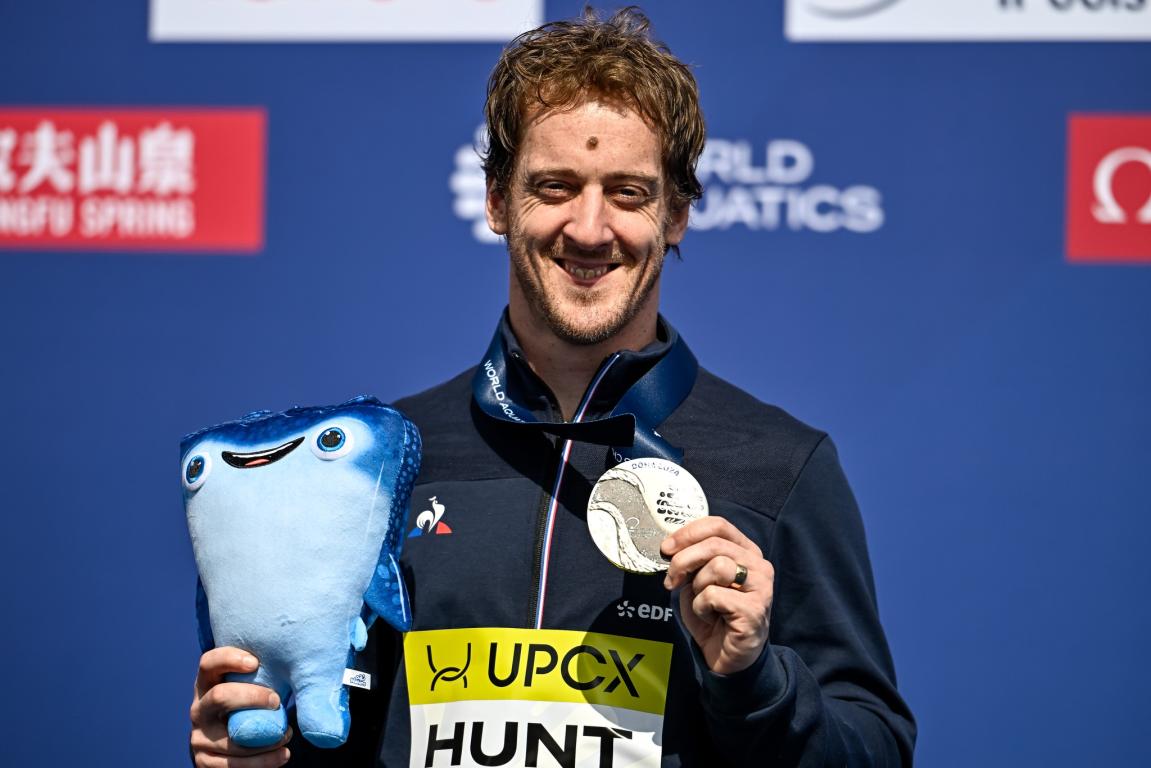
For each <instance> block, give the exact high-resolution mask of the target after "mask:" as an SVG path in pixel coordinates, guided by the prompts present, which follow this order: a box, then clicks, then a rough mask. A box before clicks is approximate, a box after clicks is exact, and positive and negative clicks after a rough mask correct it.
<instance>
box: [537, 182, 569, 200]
mask: <svg viewBox="0 0 1151 768" xmlns="http://www.w3.org/2000/svg"><path fill="white" fill-rule="evenodd" d="M537 189H538V190H539V193H540V194H541V195H544V196H545V197H562V196H564V195H566V194H567V193H568V185H567V184H564V183H563V182H562V181H545V182H543V183H542V184H540V185H539V186H538V187H537Z"/></svg>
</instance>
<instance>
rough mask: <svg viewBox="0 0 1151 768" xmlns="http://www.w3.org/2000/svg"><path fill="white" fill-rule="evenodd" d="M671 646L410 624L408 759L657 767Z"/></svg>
mask: <svg viewBox="0 0 1151 768" xmlns="http://www.w3.org/2000/svg"><path fill="white" fill-rule="evenodd" d="M671 652H672V651H671V645H670V644H668V643H660V642H654V641H650V640H640V639H636V638H630V637H619V636H616V635H605V634H598V633H593V632H576V631H565V630H532V629H499V628H477V629H450V630H434V631H427V632H410V633H408V634H407V635H405V636H404V658H405V671H406V675H407V683H408V700H409V703H410V705H411V729H412V751H411V765H412V766H424V767H425V768H433V767H434V766H441V765H442V766H447V765H452V766H457V765H462V766H480V765H553V764H554V765H569V766H581V767H583V766H586V767H587V768H596V767H597V766H602V765H617V766H619V765H628V766H633V765H634V766H652V768H655V767H656V766H658V765H659V764H660V757H661V750H660V746H659V745H660V742H661V741H662V738H661V736H662V733H663V711H664V706H665V704H666V701H667V679H668V673H669V670H670V667H671ZM541 759H542V761H541Z"/></svg>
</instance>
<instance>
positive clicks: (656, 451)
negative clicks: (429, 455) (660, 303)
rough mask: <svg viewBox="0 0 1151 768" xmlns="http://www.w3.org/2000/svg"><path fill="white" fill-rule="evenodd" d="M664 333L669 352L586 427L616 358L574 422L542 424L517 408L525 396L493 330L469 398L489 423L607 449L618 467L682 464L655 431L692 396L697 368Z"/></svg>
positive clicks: (594, 384)
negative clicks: (640, 461)
mask: <svg viewBox="0 0 1151 768" xmlns="http://www.w3.org/2000/svg"><path fill="white" fill-rule="evenodd" d="M665 327H666V328H667V329H668V332H669V334H670V335H671V337H672V338H671V348H670V349H669V350H668V351H667V353H666V354H664V356H663V357H662V358H660V360H659V361H658V362H657V363H656V364H655V365H653V366H652V367H651V369H650V370H648V372H647V373H645V374H644V375H643V376H641V377H640V378H639V380H638V381H636V382H635V383H634V384H632V386H631V387H630V388H628V390H627V391H626V392H625V393H624V394H623V396H622V397H621V398H620V399H619V402H617V403H616V405H615V407H614V408H612V410H611V411H610V412H609V413H608V414H607V415H606V416H604V417H602V418H599V419H591V420H588V421H584V420H583V418H582V417H583V413H584V412H585V411H586V409H587V406H588V403H589V401H590V400H591V397H592V395H593V394H594V393H595V389H596V387H597V386H598V384H599V382H600V381H601V380H602V379H603V377H604V375H605V374H606V373H607V371H608V370H609V369H610V368H611V366H612V365H613V364H615V362H616V361H617V360H619V359H620V357H621V355H620V353H618V352H616V353H614V354H613V355H611V356H610V357H609V358H608V359H607V360H605V361H604V362H603V364H602V365H601V366H600V369H599V371H598V372H597V373H596V375H595V376H594V377H593V378H592V382H591V384H590V385H589V386H588V390H587V392H586V393H585V394H584V399H583V402H582V403H581V404H580V407H579V409H577V413H576V416H575V418H574V419H573V420H572V421H542V420H540V419H538V418H536V416H535V414H533V413H532V412H531V410H530V409H528V408H526V407H524V406H523V405H521V403H522V402H523V401H524V397H523V393H522V392H519V391H517V389H518V387H516V385H515V383H514V381H512V380H511V379H510V377H509V376H508V370H507V354H508V353H507V349H506V347H505V345H504V337H503V333H502V329H497V330H496V334H495V336H494V337H493V338H492V342H491V344H490V345H489V346H488V351H487V354H486V355H485V357H484V361H483V363H482V364H481V365H480V367H479V368H478V369H477V370H476V375H475V378H474V379H473V380H472V395H473V397H474V398H475V400H476V403H477V404H478V405H479V407H480V410H482V411H483V412H484V413H486V414H487V415H488V416H490V417H491V418H493V419H498V420H500V421H504V422H507V423H509V424H520V425H523V426H524V427H528V428H534V429H538V430H542V431H544V432H548V433H550V434H553V435H556V436H558V437H561V438H563V439H565V440H576V441H579V442H585V443H595V444H598V445H607V446H610V447H612V450H613V451H614V452H615V453H616V454H618V455H617V456H616V459H617V460H618V461H627V460H629V459H635V458H645V457H658V458H661V459H667V460H668V461H673V462H675V463H676V464H681V463H682V462H683V451H682V450H681V449H679V448H676V447H674V446H672V445H671V444H669V443H668V442H667V441H666V440H665V439H664V438H663V437H662V436H661V435H660V434H659V433H658V432H656V431H655V427H657V426H659V425H660V424H661V423H662V422H663V420H664V419H666V418H667V417H668V416H670V415H671V413H672V411H674V410H675V409H676V408H678V407H679V405H680V403H682V402H683V401H684V399H685V398H686V397H687V395H688V393H689V392H691V388H692V386H694V384H695V376H696V372H697V371H698V370H699V363H698V362H696V359H695V355H693V354H692V353H691V350H690V349H688V347H687V344H686V343H685V342H684V341H683V339H682V338H680V336H679V334H678V333H677V332H676V331H675V329H673V328H671V327H670V326H667V325H665Z"/></svg>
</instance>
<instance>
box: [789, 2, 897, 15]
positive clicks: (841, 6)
mask: <svg viewBox="0 0 1151 768" xmlns="http://www.w3.org/2000/svg"><path fill="white" fill-rule="evenodd" d="M898 2H899V0H810V2H808V4H807V7H808V9H810V10H811V12H812V13H814V14H816V15H817V16H827V17H828V18H832V19H857V18H859V17H860V16H870V15H871V14H873V13H879V12H880V11H882V10H883V9H884V8H887V7H889V6H892V5H895V4H896V3H898Z"/></svg>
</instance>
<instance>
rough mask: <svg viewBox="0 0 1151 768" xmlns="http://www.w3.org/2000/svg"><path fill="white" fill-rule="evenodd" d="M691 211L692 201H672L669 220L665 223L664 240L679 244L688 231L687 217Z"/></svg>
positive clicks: (670, 243) (668, 242) (668, 215)
mask: <svg viewBox="0 0 1151 768" xmlns="http://www.w3.org/2000/svg"><path fill="white" fill-rule="evenodd" d="M690 213H691V203H688V202H683V203H678V204H677V203H674V202H673V203H671V204H670V205H669V207H668V212H667V222H666V223H665V224H664V225H663V241H664V242H665V243H667V244H668V245H679V244H680V242H681V241H682V240H683V236H684V234H685V233H686V232H687V219H688V215H689V214H690Z"/></svg>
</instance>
